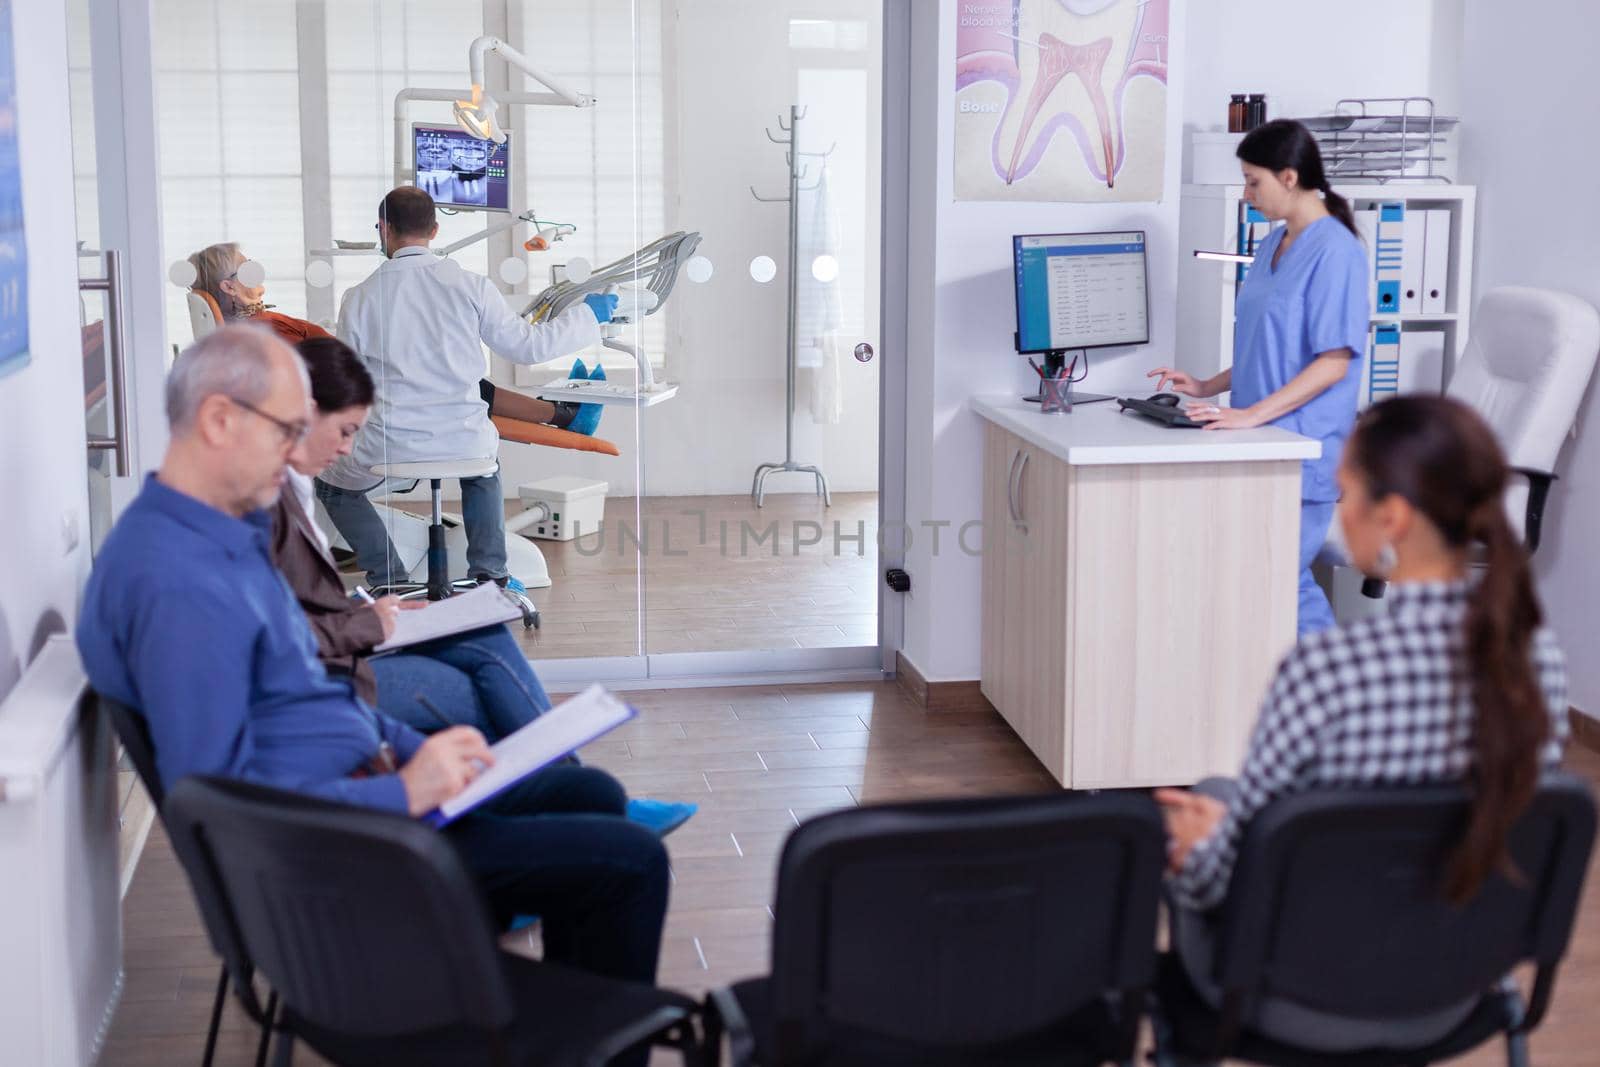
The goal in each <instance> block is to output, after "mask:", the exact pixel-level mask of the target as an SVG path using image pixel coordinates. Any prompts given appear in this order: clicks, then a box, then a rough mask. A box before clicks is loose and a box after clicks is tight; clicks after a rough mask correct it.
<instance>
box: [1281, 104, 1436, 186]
mask: <svg viewBox="0 0 1600 1067" xmlns="http://www.w3.org/2000/svg"><path fill="white" fill-rule="evenodd" d="M1299 121H1300V122H1301V123H1303V124H1304V125H1305V126H1306V128H1307V129H1309V130H1310V131H1311V132H1312V133H1313V134H1314V135H1315V136H1316V138H1317V144H1318V146H1319V147H1320V148H1321V149H1322V162H1323V166H1324V167H1325V169H1326V170H1327V173H1328V177H1329V178H1332V179H1334V180H1336V181H1350V180H1352V179H1357V178H1360V179H1366V180H1369V181H1377V182H1388V181H1433V182H1448V181H1450V178H1449V176H1448V175H1446V174H1444V173H1443V168H1442V167H1441V164H1443V163H1444V162H1446V159H1447V157H1446V155H1445V149H1446V147H1447V141H1448V138H1449V136H1450V134H1451V132H1452V131H1453V130H1454V129H1455V127H1456V126H1457V125H1458V124H1459V123H1460V121H1461V120H1460V119H1455V118H1450V117H1447V116H1444V115H1440V114H1438V113H1437V111H1436V109H1435V108H1434V104H1433V99H1432V98H1431V97H1426V96H1369V97H1346V98H1345V99H1343V100H1340V101H1339V102H1338V103H1336V104H1335V105H1334V109H1333V114H1331V115H1316V116H1313V117H1311V118H1303V119H1300V120H1299Z"/></svg>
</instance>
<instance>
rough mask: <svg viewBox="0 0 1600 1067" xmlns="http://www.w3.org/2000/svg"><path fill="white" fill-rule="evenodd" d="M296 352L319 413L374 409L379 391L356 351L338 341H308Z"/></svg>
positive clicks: (332, 339) (301, 344)
mask: <svg viewBox="0 0 1600 1067" xmlns="http://www.w3.org/2000/svg"><path fill="white" fill-rule="evenodd" d="M295 348H296V349H297V350H298V351H299V353H300V358H301V360H303V361H304V362H305V365H306V374H307V376H309V377H310V379H311V399H312V400H314V401H315V402H316V405H317V410H318V411H319V412H321V413H322V414H324V415H332V414H333V413H334V412H336V411H343V410H344V409H345V408H370V407H371V406H372V401H373V398H374V397H376V396H377V388H376V387H375V386H374V385H373V382H372V375H371V374H369V373H368V372H367V368H366V367H365V366H363V365H362V363H361V357H360V356H358V355H356V350H355V349H353V348H351V347H350V346H349V345H347V344H345V343H344V342H343V341H341V340H339V339H338V338H337V337H308V338H306V339H305V340H304V341H301V342H300V343H299V344H298V345H296V346H295Z"/></svg>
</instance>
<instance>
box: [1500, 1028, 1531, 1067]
mask: <svg viewBox="0 0 1600 1067" xmlns="http://www.w3.org/2000/svg"><path fill="white" fill-rule="evenodd" d="M1531 1062H1532V1061H1530V1060H1529V1059H1528V1034H1527V1031H1519V1032H1517V1033H1514V1034H1507V1035H1506V1067H1528V1065H1529V1064H1530V1063H1531Z"/></svg>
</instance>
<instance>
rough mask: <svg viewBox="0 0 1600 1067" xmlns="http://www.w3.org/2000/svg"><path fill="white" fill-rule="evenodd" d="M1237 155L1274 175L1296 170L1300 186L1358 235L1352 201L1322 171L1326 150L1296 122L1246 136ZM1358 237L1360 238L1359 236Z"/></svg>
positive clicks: (1268, 125)
mask: <svg viewBox="0 0 1600 1067" xmlns="http://www.w3.org/2000/svg"><path fill="white" fill-rule="evenodd" d="M1234 155H1236V156H1238V157H1239V158H1240V159H1242V160H1244V161H1245V162H1246V163H1249V164H1251V165H1253V166H1257V167H1265V168H1266V169H1267V170H1270V171H1272V172H1274V173H1276V172H1278V171H1280V170H1293V171H1295V172H1296V173H1297V174H1299V175H1300V187H1301V188H1302V189H1310V190H1311V191H1312V192H1315V193H1321V194H1322V198H1323V201H1324V202H1325V203H1326V204H1327V205H1328V214H1330V215H1332V216H1333V217H1334V218H1336V219H1338V220H1339V221H1340V222H1342V223H1344V228H1345V229H1347V230H1349V231H1350V232H1351V233H1356V217H1355V215H1353V214H1351V212H1350V201H1348V200H1346V199H1345V198H1344V197H1342V196H1340V195H1339V194H1338V193H1336V192H1334V191H1333V186H1331V185H1329V184H1328V175H1327V174H1326V173H1325V172H1324V171H1323V169H1322V150H1321V149H1319V148H1318V147H1317V139H1316V138H1315V137H1313V136H1311V131H1310V130H1308V129H1306V128H1305V127H1304V126H1302V125H1300V123H1298V122H1296V121H1295V120H1294V119H1273V120H1272V121H1271V122H1264V123H1262V124H1261V125H1260V126H1257V127H1256V128H1255V129H1253V130H1251V131H1250V132H1249V133H1247V134H1245V135H1244V140H1242V141H1240V142H1239V147H1238V149H1236V150H1235V151H1234ZM1357 236H1360V235H1359V234H1357Z"/></svg>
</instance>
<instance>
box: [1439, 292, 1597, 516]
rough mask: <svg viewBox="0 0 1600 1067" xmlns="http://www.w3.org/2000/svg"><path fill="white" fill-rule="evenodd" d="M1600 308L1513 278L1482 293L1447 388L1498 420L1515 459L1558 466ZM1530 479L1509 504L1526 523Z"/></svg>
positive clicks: (1583, 384)
mask: <svg viewBox="0 0 1600 1067" xmlns="http://www.w3.org/2000/svg"><path fill="white" fill-rule="evenodd" d="M1597 356H1600V313H1596V311H1595V309H1594V308H1593V307H1592V306H1591V305H1590V304H1588V303H1587V302H1585V301H1583V300H1580V299H1579V298H1578V297H1575V296H1572V295H1570V294H1568V293H1560V292H1555V291H1553V290H1549V289H1529V288H1522V287H1517V286H1507V287H1505V288H1500V289H1491V290H1489V291H1488V292H1487V293H1485V294H1483V297H1482V299H1480V300H1479V301H1478V306H1477V307H1476V308H1475V309H1474V310H1473V313H1472V332H1471V334H1470V335H1469V336H1468V337H1467V343H1466V347H1465V349H1464V350H1463V351H1462V353H1461V357H1460V358H1459V359H1458V360H1457V361H1456V367H1455V371H1454V373H1453V374H1452V375H1451V378H1450V384H1449V386H1448V388H1446V390H1445V392H1446V393H1447V394H1448V395H1449V396H1452V397H1454V398H1455V399H1457V400H1460V401H1462V402H1463V403H1465V404H1468V405H1470V406H1471V407H1473V408H1474V409H1476V410H1477V412H1478V414H1480V415H1482V416H1483V417H1484V419H1485V420H1486V421H1487V422H1488V423H1489V425H1490V426H1492V427H1493V428H1494V431H1495V433H1496V435H1498V436H1499V438H1500V445H1501V447H1502V448H1504V449H1505V452H1506V456H1507V458H1508V459H1509V460H1510V462H1511V465H1512V466H1514V467H1528V468H1531V469H1533V470H1538V471H1553V470H1554V469H1555V464H1556V458H1557V456H1558V455H1559V454H1560V452H1561V445H1562V443H1563V442H1564V441H1565V440H1566V437H1567V431H1568V430H1570V429H1571V428H1572V424H1573V421H1574V420H1575V419H1576V418H1577V415H1578V405H1579V404H1580V403H1581V402H1582V400H1583V394H1584V390H1585V389H1586V388H1587V387H1588V384H1589V377H1590V375H1591V373H1592V372H1593V371H1594V365H1595V359H1596V357H1597ZM1526 494H1527V486H1526V485H1524V484H1523V483H1522V482H1521V480H1520V479H1518V480H1517V481H1516V482H1515V483H1513V488H1512V491H1511V492H1510V493H1508V494H1507V502H1506V510H1507V512H1508V514H1509V515H1510V517H1511V520H1512V523H1513V525H1514V527H1515V528H1516V529H1517V530H1521V529H1522V524H1523V515H1524V511H1525V505H1524V501H1525V499H1526Z"/></svg>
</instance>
